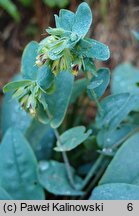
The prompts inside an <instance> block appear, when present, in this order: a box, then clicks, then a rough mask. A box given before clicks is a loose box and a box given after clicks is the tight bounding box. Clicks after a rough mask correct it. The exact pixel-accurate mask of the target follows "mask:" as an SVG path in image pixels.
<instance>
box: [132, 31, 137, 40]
mask: <svg viewBox="0 0 139 216" xmlns="http://www.w3.org/2000/svg"><path fill="white" fill-rule="evenodd" d="M132 34H133V35H134V37H135V38H136V40H138V41H139V32H137V31H135V30H132Z"/></svg>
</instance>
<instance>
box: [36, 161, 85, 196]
mask: <svg viewBox="0 0 139 216" xmlns="http://www.w3.org/2000/svg"><path fill="white" fill-rule="evenodd" d="M72 171H73V174H74V170H73V169H72ZM74 180H75V182H76V186H77V187H79V186H81V184H82V180H81V179H80V178H79V177H78V176H74ZM39 181H40V183H41V185H42V186H43V187H44V188H45V189H46V190H47V191H49V192H50V193H53V194H55V195H68V196H79V195H82V194H83V192H82V191H79V190H75V189H73V188H72V187H71V185H70V183H69V180H68V177H67V171H66V168H65V164H63V163H59V162H57V161H49V162H48V161H42V162H40V164H39Z"/></svg>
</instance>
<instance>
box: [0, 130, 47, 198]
mask: <svg viewBox="0 0 139 216" xmlns="http://www.w3.org/2000/svg"><path fill="white" fill-rule="evenodd" d="M0 158H1V163H0V184H1V186H2V187H3V188H5V190H6V191H8V193H9V194H10V196H12V198H13V199H17V200H29V199H30V200H35V199H37V200H39V199H44V193H43V189H42V188H41V186H40V185H39V183H38V176H37V161H36V159H35V157H34V154H33V152H32V150H31V148H30V146H29V143H28V142H27V141H26V139H25V138H24V137H23V135H22V134H21V132H20V131H18V130H17V129H14V128H10V129H9V130H8V131H7V133H6V135H5V136H4V138H3V140H2V144H1V146H0ZM15 191H16V193H15Z"/></svg>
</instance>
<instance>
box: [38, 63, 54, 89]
mask: <svg viewBox="0 0 139 216" xmlns="http://www.w3.org/2000/svg"><path fill="white" fill-rule="evenodd" d="M53 81H54V74H53V73H52V72H51V70H50V68H49V67H48V66H46V65H43V66H42V67H41V68H39V70H38V76H37V83H38V85H39V86H40V87H41V88H42V89H43V90H44V91H46V90H47V89H48V88H50V86H51V85H52V82H53Z"/></svg>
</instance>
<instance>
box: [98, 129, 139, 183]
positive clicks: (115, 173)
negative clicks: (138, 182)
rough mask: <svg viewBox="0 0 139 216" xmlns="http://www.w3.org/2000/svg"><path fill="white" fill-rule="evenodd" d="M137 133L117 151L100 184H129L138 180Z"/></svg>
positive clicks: (138, 135) (138, 136)
mask: <svg viewBox="0 0 139 216" xmlns="http://www.w3.org/2000/svg"><path fill="white" fill-rule="evenodd" d="M138 145H139V133H136V134H135V135H133V136H132V137H131V138H129V139H128V140H127V141H126V142H125V143H124V144H123V145H122V146H121V148H120V149H119V150H118V151H117V153H116V155H115V157H114V158H113V160H112V161H111V163H110V164H109V166H108V168H107V170H106V171H105V173H104V175H103V177H102V179H101V180H100V184H107V183H117V182H118V183H129V184H134V183H133V182H134V180H135V179H136V178H137V177H138V178H139V151H138Z"/></svg>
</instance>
